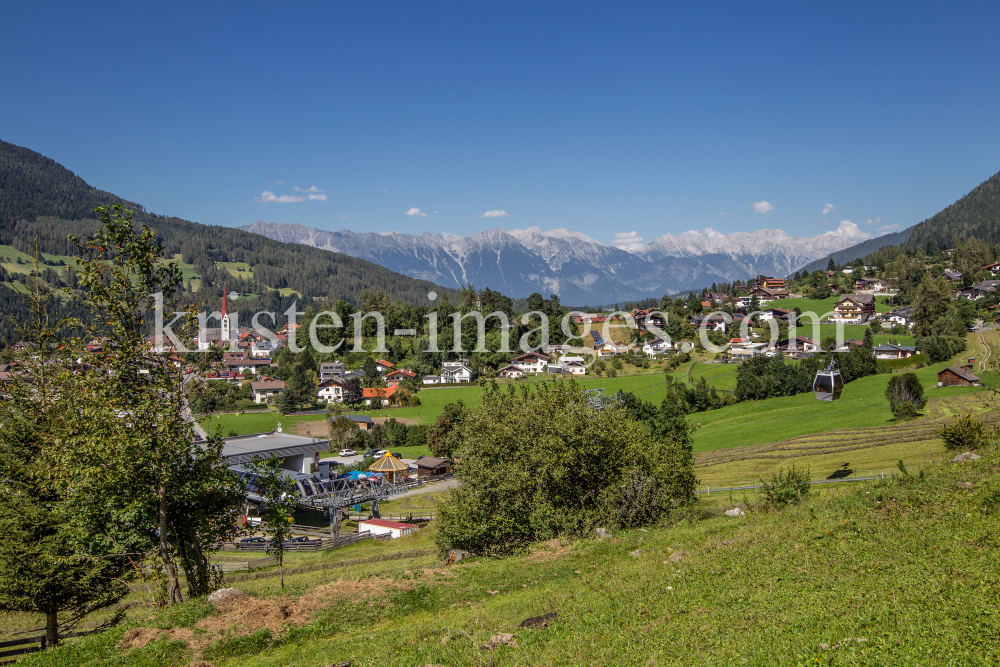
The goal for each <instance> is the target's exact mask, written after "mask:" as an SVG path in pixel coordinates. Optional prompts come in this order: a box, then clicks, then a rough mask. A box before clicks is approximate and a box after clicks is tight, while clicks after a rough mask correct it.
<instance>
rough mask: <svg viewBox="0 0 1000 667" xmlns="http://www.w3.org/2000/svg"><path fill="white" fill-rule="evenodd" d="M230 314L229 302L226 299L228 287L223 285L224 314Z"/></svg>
mask: <svg viewBox="0 0 1000 667" xmlns="http://www.w3.org/2000/svg"><path fill="white" fill-rule="evenodd" d="M228 314H229V303H228V302H227V301H226V287H225V285H223V287H222V315H223V317H225V316H226V315H228Z"/></svg>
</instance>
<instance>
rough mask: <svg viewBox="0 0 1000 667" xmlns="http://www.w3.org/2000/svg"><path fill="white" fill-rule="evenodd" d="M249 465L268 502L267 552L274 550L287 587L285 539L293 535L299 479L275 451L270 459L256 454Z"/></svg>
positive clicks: (264, 526)
mask: <svg viewBox="0 0 1000 667" xmlns="http://www.w3.org/2000/svg"><path fill="white" fill-rule="evenodd" d="M249 468H250V469H251V470H252V471H253V473H254V474H255V475H256V476H257V478H256V479H255V480H254V485H255V486H256V487H257V492H258V493H259V494H260V496H261V497H262V498H264V502H265V503H266V505H267V509H265V510H264V515H263V517H261V518H262V521H261V532H263V533H264V534H265V535H267V537H268V542H267V553H268V554H269V555H270V554H274V557H275V559H277V561H278V569H279V571H280V573H281V575H280V576H281V587H282V588H284V587H285V543H286V542H287V541H288V540H289V539H290V538H291V537H292V516H293V513H294V511H295V507H296V505H298V503H297V502H296V501H295V496H296V493H297V492H296V489H295V482H294V481H293V480H292V478H291V477H289V476H288V474H287V473H286V472H285V471H284V470H283V469H282V467H281V459H279V458H278V457H277V456H275V455H274V454H271V456H269V457H268V458H266V459H263V458H261V457H259V456H255V457H254V460H253V461H252V462H251V463H250V465H249Z"/></svg>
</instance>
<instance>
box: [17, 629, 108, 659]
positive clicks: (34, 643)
mask: <svg viewBox="0 0 1000 667" xmlns="http://www.w3.org/2000/svg"><path fill="white" fill-rule="evenodd" d="M89 634H90V633H89V632H67V633H66V634H64V635H59V639H66V638H67V637H83V636H84V635H89ZM44 640H45V635H40V636H38V637H25V638H24V639H10V640H7V641H3V642H0V665H2V664H5V663H8V662H14V661H15V660H18V659H19V658H20V656H22V655H25V654H26V653H35V652H37V651H41V650H42V642H43V641H44ZM12 646H22V647H24V648H10V647H12ZM5 649H6V650H5Z"/></svg>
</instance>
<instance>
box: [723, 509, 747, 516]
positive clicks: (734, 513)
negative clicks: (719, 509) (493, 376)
mask: <svg viewBox="0 0 1000 667" xmlns="http://www.w3.org/2000/svg"><path fill="white" fill-rule="evenodd" d="M726 516H746V512H744V511H743V510H741V509H740V508H739V507H734V508H733V509H731V510H726Z"/></svg>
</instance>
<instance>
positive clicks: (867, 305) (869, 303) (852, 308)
mask: <svg viewBox="0 0 1000 667" xmlns="http://www.w3.org/2000/svg"><path fill="white" fill-rule="evenodd" d="M874 314H875V296H874V295H873V294H845V295H843V296H842V297H840V301H838V302H837V305H836V306H835V307H834V309H833V314H832V315H830V320H831V321H834V322H836V321H840V322H847V323H851V324H863V323H865V322H867V321H868V318H869V317H871V316H872V315H874Z"/></svg>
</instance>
